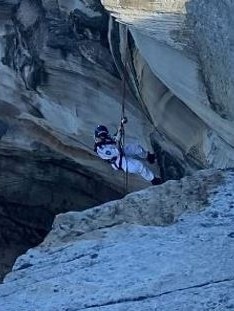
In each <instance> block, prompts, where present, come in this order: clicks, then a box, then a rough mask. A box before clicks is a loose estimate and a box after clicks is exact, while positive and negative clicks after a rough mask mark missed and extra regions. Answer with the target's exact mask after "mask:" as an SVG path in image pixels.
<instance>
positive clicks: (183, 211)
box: [0, 171, 234, 311]
mask: <svg viewBox="0 0 234 311" xmlns="http://www.w3.org/2000/svg"><path fill="white" fill-rule="evenodd" d="M233 186H234V173H233V172H228V171H227V172H222V171H218V172H216V171H208V172H207V171H203V172H200V173H198V174H196V175H195V176H192V177H190V178H185V179H182V180H181V181H170V182H167V183H166V184H164V185H162V186H159V187H151V188H148V189H147V190H142V191H140V192H136V193H132V194H129V195H128V196H127V197H126V198H124V199H123V200H121V201H115V202H112V203H109V204H108V203H106V204H105V205H101V206H98V207H95V208H93V209H90V210H89V211H83V212H69V213H66V214H63V215H59V216H58V217H57V218H56V221H55V223H54V227H53V230H52V231H51V233H50V234H49V235H48V236H47V238H46V239H45V241H44V243H43V244H41V245H40V246H39V247H37V248H34V249H31V250H29V251H28V252H27V253H26V254H25V255H23V256H21V257H20V258H19V259H18V260H17V261H16V264H15V266H14V268H13V272H12V273H10V274H8V276H7V277H6V278H5V282H4V284H3V285H0V301H1V305H0V310H1V311H6V310H7V311H15V310H18V311H28V310H37V311H40V310H43V311H47V310H48V311H51V310H54V311H56V310H58V311H62V310H64V311H65V310H67V311H68V310H70V311H71V310H76V311H78V310H93V311H97V310H103V311H104V310H105V311H107V310H111V311H112V310H118V311H125V310H132V311H133V310H145V311H146V310H147V311H151V310H152V311H153V310H156V309H159V310H162V311H164V310H165V311H168V310H178V311H182V310H194V311H208V310H209V311H210V310H233V309H234V296H233V291H234V270H233V264H234V257H233V254H234V232H233V223H234V195H233ZM205 207H206V209H205V210H204V208H205ZM173 223H174V224H173ZM169 224H170V226H168V225H169ZM155 225H159V227H157V226H155Z"/></svg>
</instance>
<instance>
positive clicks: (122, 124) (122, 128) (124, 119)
mask: <svg viewBox="0 0 234 311" xmlns="http://www.w3.org/2000/svg"><path fill="white" fill-rule="evenodd" d="M127 40H128V30H127V28H125V35H124V61H123V80H122V101H121V120H120V127H121V128H120V129H121V139H120V148H121V152H122V154H123V156H124V155H125V154H124V147H125V129H124V123H126V120H127V118H126V117H125V97H126V78H127V70H126V67H127V56H126V54H127ZM125 161H126V171H125V174H124V187H125V193H126V194H127V193H128V160H127V158H126V157H125Z"/></svg>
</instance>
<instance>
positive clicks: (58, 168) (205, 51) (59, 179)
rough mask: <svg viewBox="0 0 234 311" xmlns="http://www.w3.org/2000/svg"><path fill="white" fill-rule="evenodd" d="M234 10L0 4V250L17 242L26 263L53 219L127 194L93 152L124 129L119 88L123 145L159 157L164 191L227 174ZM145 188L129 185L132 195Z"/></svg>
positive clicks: (89, 2) (166, 4) (228, 6)
mask: <svg viewBox="0 0 234 311" xmlns="http://www.w3.org/2000/svg"><path fill="white" fill-rule="evenodd" d="M232 9H233V3H232V2H231V1H229V2H226V1H211V0H209V1H200V0H199V1H198V0H190V1H185V0H179V1H175V0H170V1H137V2H136V1H125V0H121V1H113V0H102V3H101V2H99V1H94V0H86V1H81V0H76V1H75V0H74V1H72V0H69V1H65V0H58V1H54V0H52V1H51V0H50V1H49V0H40V1H39V0H38V1H30V0H4V1H0V71H1V80H0V168H1V170H0V177H1V178H0V189H1V195H0V214H1V216H2V219H3V220H2V223H3V225H2V229H0V243H1V245H4V247H5V246H6V247H7V245H8V244H9V241H10V240H11V237H12V241H11V242H12V243H13V246H11V247H10V248H11V249H12V248H13V249H14V245H17V247H18V246H19V243H20V242H19V241H22V249H21V250H20V251H19V252H23V251H24V250H25V249H26V248H27V247H28V245H29V244H30V243H32V244H31V245H35V244H36V243H39V242H40V241H41V240H42V239H43V238H44V236H45V234H46V232H47V231H48V230H49V228H50V225H51V223H52V220H53V217H54V215H55V214H57V213H60V212H62V211H67V210H70V209H72V210H82V209H85V208H89V207H91V206H94V205H97V204H101V203H103V202H107V201H109V200H113V199H117V198H120V197H122V196H123V195H124V194H125V183H124V175H123V173H122V172H115V171H113V170H112V169H111V168H110V166H109V165H108V164H107V163H105V162H103V161H101V160H100V159H98V158H97V156H96V155H95V153H94V152H93V130H94V128H95V126H96V125H97V124H102V123H104V124H106V125H107V126H108V127H109V128H110V130H111V132H115V130H116V127H117V125H118V123H119V121H120V115H121V108H122V107H121V103H122V95H123V93H122V92H123V79H124V78H125V81H126V86H127V91H126V96H125V105H126V115H127V117H128V120H129V122H128V124H127V126H126V141H131V142H140V143H141V144H142V145H143V146H144V147H145V148H147V149H149V150H151V151H153V150H154V151H156V152H157V154H158V164H159V166H158V167H155V168H154V170H155V171H160V174H161V175H162V177H163V178H164V180H168V179H179V178H180V177H182V176H184V175H190V174H191V173H192V172H194V171H196V170H197V169H201V168H210V167H212V168H227V167H233V164H234V152H233V145H234V142H233V133H234V128H233V102H232V97H233V70H232V69H233V61H232V59H233V58H232V50H233V35H232V32H233V30H232V28H233V27H232V24H233V18H232V15H231V14H230V12H232ZM208 30H209V31H208ZM148 185H149V184H148V183H146V182H144V181H143V180H141V179H140V178H138V177H136V176H129V188H128V191H129V192H131V191H136V190H139V189H143V188H145V187H148ZM5 224H8V225H7V226H6V225H5ZM6 227H7V228H8V230H6ZM13 232H15V234H13ZM22 236H24V238H22ZM35 237H37V238H38V240H36V239H35ZM24 241H25V242H24ZM19 248H20V247H19ZM11 249H10V251H9V256H11V257H12V255H11V254H12V253H14V252H12V250H11ZM14 254H15V253H14ZM14 256H16V255H14ZM14 256H13V257H12V259H11V263H12V261H14V258H15V257H14ZM6 257H7V258H8V255H6ZM11 263H10V264H9V266H10V265H11ZM4 265H5V259H4ZM7 269H9V267H8V268H7Z"/></svg>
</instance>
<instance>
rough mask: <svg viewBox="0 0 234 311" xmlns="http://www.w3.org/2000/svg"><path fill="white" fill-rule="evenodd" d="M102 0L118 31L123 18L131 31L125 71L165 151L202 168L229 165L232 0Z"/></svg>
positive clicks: (231, 156)
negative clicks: (127, 63) (127, 70)
mask: <svg viewBox="0 0 234 311" xmlns="http://www.w3.org/2000/svg"><path fill="white" fill-rule="evenodd" d="M102 3H103V4H104V6H105V7H106V8H107V9H108V10H109V11H110V12H111V13H112V15H113V16H114V17H115V18H116V19H117V20H118V21H121V24H119V29H120V37H122V33H121V29H122V28H123V26H122V24H126V25H127V29H128V30H129V32H130V34H129V37H130V38H129V41H128V44H127V47H128V48H129V51H128V60H129V62H131V65H132V67H130V65H129V67H128V69H129V71H130V72H131V73H133V74H134V78H135V79H134V83H135V86H136V88H137V89H138V91H139V96H140V97H141V99H142V101H143V103H144V105H145V108H146V110H147V111H148V113H149V115H150V117H151V121H152V123H153V124H154V126H155V127H156V128H157V130H158V132H159V133H160V134H161V139H160V134H158V133H157V138H158V142H159V143H160V144H161V146H163V149H164V150H168V151H169V152H170V153H171V154H174V155H175V157H177V158H179V154H180V152H182V154H181V160H183V161H185V162H187V161H189V160H191V161H193V162H194V161H195V162H196V163H197V164H198V165H200V166H201V167H209V166H213V167H230V166H231V167H233V163H234V162H233V161H234V152H233V147H234V140H233V133H234V126H233V118H234V114H233V111H234V105H233V95H234V84H233V81H234V79H233V78H234V77H233V72H234V71H233V67H234V63H233V21H234V20H233V16H232V14H231V13H230V12H233V9H234V3H233V1H222V0H221V1H218V0H217V1H216V0H215V1H213V0H201V1H200V0H170V1H165V0H152V1H144V0H142V1H141V0H140V1H128V0H121V1H115V0H102ZM111 29H113V27H111ZM112 33H113V35H112V36H116V31H115V32H114V31H112ZM122 46H123V43H122V44H121V41H120V44H119V49H120V50H122V49H123V47H122ZM115 47H116V46H115ZM132 68H134V71H133V70H132ZM163 138H164V139H163ZM175 146H176V147H179V151H180V152H178V153H176V151H175ZM223 150H225V152H223Z"/></svg>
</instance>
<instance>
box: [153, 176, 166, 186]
mask: <svg viewBox="0 0 234 311" xmlns="http://www.w3.org/2000/svg"><path fill="white" fill-rule="evenodd" d="M162 183H163V181H162V179H161V178H160V177H154V179H152V180H151V184H152V185H154V186H155V185H161V184H162Z"/></svg>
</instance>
